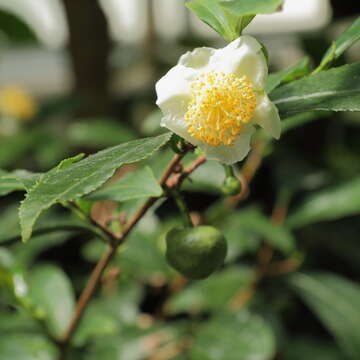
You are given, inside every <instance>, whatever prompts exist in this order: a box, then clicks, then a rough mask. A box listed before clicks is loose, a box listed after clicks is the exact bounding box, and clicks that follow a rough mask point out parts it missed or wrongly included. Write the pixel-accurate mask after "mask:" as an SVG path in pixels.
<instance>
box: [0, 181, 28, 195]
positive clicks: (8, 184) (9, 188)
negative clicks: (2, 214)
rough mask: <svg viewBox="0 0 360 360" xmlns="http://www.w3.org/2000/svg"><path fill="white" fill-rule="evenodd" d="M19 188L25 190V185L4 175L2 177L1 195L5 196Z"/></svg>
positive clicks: (0, 183) (0, 182) (0, 184)
mask: <svg viewBox="0 0 360 360" xmlns="http://www.w3.org/2000/svg"><path fill="white" fill-rule="evenodd" d="M18 190H24V186H23V184H22V183H21V182H19V181H17V180H15V179H8V178H6V177H3V176H2V177H0V196H5V195H8V194H10V193H12V192H14V191H18Z"/></svg>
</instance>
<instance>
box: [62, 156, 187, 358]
mask: <svg viewBox="0 0 360 360" xmlns="http://www.w3.org/2000/svg"><path fill="white" fill-rule="evenodd" d="M182 157H183V155H175V156H174V157H173V159H172V160H171V161H170V163H169V164H168V166H167V167H166V169H165V171H164V173H163V174H162V176H161V178H160V180H159V183H160V185H161V186H164V185H165V183H166V181H167V180H168V178H169V177H170V175H171V174H172V172H173V169H174V168H175V167H176V166H177V165H178V163H179V162H180V161H181V159H182ZM156 200H157V198H149V199H148V200H147V201H146V202H145V203H144V205H143V206H142V207H141V208H140V209H139V210H138V211H137V212H136V213H135V214H134V216H133V217H132V219H131V220H130V221H129V222H128V223H127V224H126V225H125V227H124V229H123V231H122V233H121V235H120V236H119V237H118V236H115V235H114V234H113V233H111V232H108V233H107V234H109V235H111V236H112V240H113V243H112V245H111V247H109V248H108V249H107V251H106V252H105V254H104V255H103V256H102V257H101V259H100V260H99V262H98V263H97V264H96V266H95V268H94V270H93V271H92V273H91V275H90V278H89V281H88V283H87V285H86V287H85V289H84V290H83V292H82V293H81V295H80V297H79V300H78V302H77V305H76V308H75V311H74V314H73V317H72V319H71V320H70V324H69V327H68V329H67V330H66V332H65V334H64V336H63V338H62V339H61V356H60V359H65V358H66V352H67V348H68V345H69V343H70V341H71V339H72V336H73V334H74V332H75V330H76V329H77V327H78V325H79V323H80V320H81V318H82V316H83V314H84V311H85V309H86V307H87V305H88V303H89V301H90V299H91V297H92V296H93V294H94V292H95V290H96V288H97V286H98V285H99V283H100V280H101V277H102V274H103V273H104V270H105V268H106V267H107V265H108V264H109V263H110V261H111V259H112V258H113V256H114V255H115V253H116V250H117V248H118V246H119V245H120V244H121V243H122V242H124V240H125V238H126V236H127V235H128V234H129V233H130V231H131V230H132V229H133V227H134V226H135V225H136V224H137V223H138V221H139V220H140V219H141V218H142V216H143V215H144V214H145V213H146V211H147V210H148V209H149V208H150V207H151V206H152V205H153V204H154V203H155V201H156ZM94 225H97V226H99V224H97V223H95V224H94ZM102 230H104V229H103V228H102Z"/></svg>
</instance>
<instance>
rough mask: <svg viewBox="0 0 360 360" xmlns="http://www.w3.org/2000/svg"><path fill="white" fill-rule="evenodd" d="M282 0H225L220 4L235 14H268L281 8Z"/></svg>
mask: <svg viewBox="0 0 360 360" xmlns="http://www.w3.org/2000/svg"><path fill="white" fill-rule="evenodd" d="M283 2H284V1H283V0H240V1H239V0H230V1H229V0H227V1H220V3H221V5H222V6H223V7H225V8H226V9H229V10H230V11H231V12H232V13H233V14H234V15H236V16H249V15H256V14H270V13H273V12H275V11H277V10H278V9H280V8H281V5H282V4H283Z"/></svg>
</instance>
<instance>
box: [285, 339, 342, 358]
mask: <svg viewBox="0 0 360 360" xmlns="http://www.w3.org/2000/svg"><path fill="white" fill-rule="evenodd" d="M283 359H284V360H304V359H316V360H348V358H347V357H346V356H345V355H344V354H342V353H341V351H340V349H339V348H338V347H337V346H336V345H335V344H334V343H331V342H324V341H321V340H319V339H317V338H311V337H306V338H298V337H297V338H296V339H293V340H290V341H288V342H286V344H285V345H284V353H283Z"/></svg>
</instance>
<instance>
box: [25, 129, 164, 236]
mask: <svg viewBox="0 0 360 360" xmlns="http://www.w3.org/2000/svg"><path fill="white" fill-rule="evenodd" d="M169 138H170V133H167V134H164V135H160V136H158V137H154V138H146V139H141V140H134V141H130V142H128V143H125V144H121V145H118V146H115V147H113V148H109V149H106V150H102V151H99V152H98V153H96V154H94V155H90V156H89V157H87V158H86V159H84V160H81V161H79V162H76V163H73V164H71V165H69V166H67V167H65V168H63V169H56V168H55V169H53V170H51V171H49V172H48V173H45V174H44V175H43V176H42V177H41V179H40V180H39V181H38V182H37V184H36V186H34V187H33V188H31V189H30V191H29V192H28V194H27V196H26V198H25V200H24V201H23V202H22V203H21V206H20V210H19V215H20V224H21V229H22V238H23V241H26V240H28V239H29V238H30V237H31V233H32V228H33V226H34V223H35V221H36V219H37V218H38V217H39V215H40V214H41V212H42V211H44V210H46V209H48V208H49V207H51V206H52V205H54V204H56V203H59V202H67V201H73V200H76V199H78V198H80V197H82V196H84V195H87V194H89V193H90V192H92V191H94V190H96V189H97V188H98V187H99V186H101V185H102V184H104V183H105V181H107V180H108V179H109V178H110V177H111V176H112V175H113V174H114V173H115V171H116V169H118V168H119V167H121V166H122V165H123V164H129V163H133V162H137V161H140V160H143V159H145V158H147V157H149V156H151V155H152V154H153V152H154V151H156V150H158V149H159V148H160V147H161V146H162V145H164V144H165V143H166V142H167V141H168V140H169Z"/></svg>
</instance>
